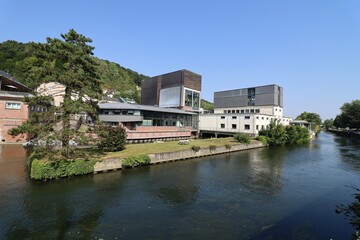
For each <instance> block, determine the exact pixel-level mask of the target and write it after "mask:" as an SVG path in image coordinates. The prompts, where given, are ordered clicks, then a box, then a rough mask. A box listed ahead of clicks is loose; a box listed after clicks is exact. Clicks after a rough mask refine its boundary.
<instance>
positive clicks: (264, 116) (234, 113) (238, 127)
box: [199, 85, 292, 135]
mask: <svg viewBox="0 0 360 240" xmlns="http://www.w3.org/2000/svg"><path fill="white" fill-rule="evenodd" d="M282 91H283V89H282V88H281V87H279V86H277V85H268V86H259V87H253V88H244V89H236V90H230V91H222V92H215V93H214V114H201V115H200V118H199V120H200V124H199V126H200V127H199V128H200V132H202V133H204V132H205V133H206V132H207V133H214V134H215V135H217V134H234V133H240V132H241V133H247V134H251V135H257V134H258V133H259V131H260V130H262V129H266V128H267V126H268V125H269V124H270V123H271V121H276V123H278V124H283V125H289V123H290V122H291V121H292V119H291V118H289V117H284V116H283V97H282V96H283V94H282Z"/></svg>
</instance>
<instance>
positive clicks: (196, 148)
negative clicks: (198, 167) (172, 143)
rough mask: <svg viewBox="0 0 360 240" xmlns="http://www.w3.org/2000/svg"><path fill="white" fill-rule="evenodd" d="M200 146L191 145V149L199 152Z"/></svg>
mask: <svg viewBox="0 0 360 240" xmlns="http://www.w3.org/2000/svg"><path fill="white" fill-rule="evenodd" d="M200 149H201V148H200V146H191V150H193V151H194V152H198V151H200Z"/></svg>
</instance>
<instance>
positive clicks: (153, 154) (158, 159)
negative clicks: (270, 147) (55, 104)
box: [30, 138, 266, 180]
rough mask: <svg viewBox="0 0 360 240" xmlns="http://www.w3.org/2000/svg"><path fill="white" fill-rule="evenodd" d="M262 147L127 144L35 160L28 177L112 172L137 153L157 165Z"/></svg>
mask: <svg viewBox="0 0 360 240" xmlns="http://www.w3.org/2000/svg"><path fill="white" fill-rule="evenodd" d="M265 146H266V145H264V144H263V143H261V142H258V141H255V140H254V141H252V142H251V143H250V144H239V143H237V142H235V141H234V140H233V139H232V138H223V139H206V140H192V141H190V142H189V143H188V144H178V142H164V143H145V144H136V145H128V146H127V149H126V150H124V151H121V152H113V153H107V154H105V155H103V156H98V157H94V158H92V159H77V160H72V161H69V160H60V161H55V162H54V161H48V160H38V159H35V160H33V161H32V163H31V172H30V176H31V178H33V179H36V180H51V179H57V178H63V177H69V176H75V175H84V174H90V173H99V172H107V171H115V170H120V169H122V168H123V164H122V162H123V159H125V158H127V157H134V156H139V155H146V156H148V157H149V158H150V163H149V164H159V163H165V162H172V161H178V160H184V159H191V158H199V157H204V156H209V155H216V154H223V153H229V152H236V151H242V150H247V149H254V148H260V147H265Z"/></svg>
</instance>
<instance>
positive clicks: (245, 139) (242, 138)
mask: <svg viewBox="0 0 360 240" xmlns="http://www.w3.org/2000/svg"><path fill="white" fill-rule="evenodd" d="M234 139H235V140H236V141H238V142H239V143H244V144H249V143H250V141H251V139H250V136H249V135H247V134H245V133H238V134H236V135H235V136H234Z"/></svg>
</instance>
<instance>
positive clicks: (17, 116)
mask: <svg viewBox="0 0 360 240" xmlns="http://www.w3.org/2000/svg"><path fill="white" fill-rule="evenodd" d="M30 92H31V89H30V88H28V87H26V86H25V85H23V84H21V83H20V82H18V81H17V80H16V79H14V78H13V77H12V76H11V75H10V74H7V73H6V72H3V71H0V143H1V142H2V143H12V142H25V141H26V140H27V136H26V135H22V136H21V135H20V136H17V137H12V136H11V135H9V134H8V130H9V129H11V128H13V127H16V126H19V125H21V124H22V123H23V122H26V121H27V120H28V119H29V108H28V106H27V105H26V104H25V103H24V102H23V100H24V97H25V96H29V95H30Z"/></svg>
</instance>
